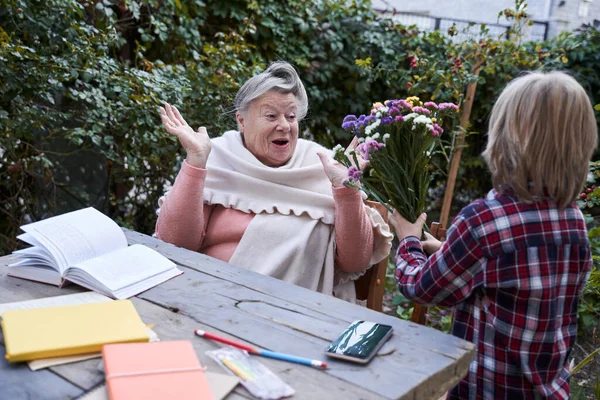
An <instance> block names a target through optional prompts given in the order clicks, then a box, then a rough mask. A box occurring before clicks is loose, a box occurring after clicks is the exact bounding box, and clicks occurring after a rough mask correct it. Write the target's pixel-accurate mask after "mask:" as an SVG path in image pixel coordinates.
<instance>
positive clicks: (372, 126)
mask: <svg viewBox="0 0 600 400" xmlns="http://www.w3.org/2000/svg"><path fill="white" fill-rule="evenodd" d="M379 124H381V120H379V119H376V120H375V122H373V123H372V124H371V125H369V126H367V127H366V128H365V135H367V136H370V135H371V131H373V129H375V128H377V127H378V126H379Z"/></svg>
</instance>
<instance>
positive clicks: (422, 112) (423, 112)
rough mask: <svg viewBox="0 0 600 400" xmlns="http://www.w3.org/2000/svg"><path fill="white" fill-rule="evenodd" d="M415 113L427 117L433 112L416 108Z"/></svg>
mask: <svg viewBox="0 0 600 400" xmlns="http://www.w3.org/2000/svg"><path fill="white" fill-rule="evenodd" d="M413 112H416V113H421V114H426V115H429V114H431V111H429V110H428V109H426V108H423V107H415V108H413Z"/></svg>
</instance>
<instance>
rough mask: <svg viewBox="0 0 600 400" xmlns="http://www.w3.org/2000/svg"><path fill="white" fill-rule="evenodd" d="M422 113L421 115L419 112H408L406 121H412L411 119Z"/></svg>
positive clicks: (405, 117)
mask: <svg viewBox="0 0 600 400" xmlns="http://www.w3.org/2000/svg"><path fill="white" fill-rule="evenodd" d="M420 115H421V114H417V113H410V114H406V115H405V116H404V120H405V121H410V120H411V119H413V118H415V117H417V116H420Z"/></svg>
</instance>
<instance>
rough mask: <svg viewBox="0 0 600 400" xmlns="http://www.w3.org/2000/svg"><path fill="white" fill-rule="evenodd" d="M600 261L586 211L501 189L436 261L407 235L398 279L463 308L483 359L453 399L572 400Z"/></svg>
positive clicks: (414, 294)
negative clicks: (581, 329) (586, 305)
mask: <svg viewBox="0 0 600 400" xmlns="http://www.w3.org/2000/svg"><path fill="white" fill-rule="evenodd" d="M591 266H592V259H591V251H590V247H589V244H588V239H587V233H586V226H585V222H584V219H583V216H582V214H581V212H580V211H579V209H578V208H577V207H576V205H575V204H571V205H570V206H569V207H567V208H566V209H564V210H558V208H557V206H556V203H555V202H553V201H550V200H540V201H537V202H535V203H530V204H526V203H523V202H520V201H519V200H518V199H517V198H516V197H514V196H512V195H510V194H502V195H501V194H498V193H497V192H496V191H495V190H492V191H491V192H490V193H489V194H488V195H487V197H486V198H485V199H481V200H477V201H474V202H473V203H471V204H470V205H468V206H467V207H465V208H464V209H463V210H462V211H461V212H460V214H459V215H458V216H457V217H456V219H455V220H454V222H453V223H452V226H451V227H450V229H449V230H448V238H447V240H446V241H445V242H444V243H443V245H442V247H441V248H440V250H438V251H437V252H436V253H434V254H432V255H431V256H430V257H429V258H427V257H426V256H425V254H424V253H423V248H422V247H421V243H420V242H419V240H417V238H416V237H414V236H412V237H407V238H405V239H404V240H402V241H401V242H400V246H399V248H398V258H397V267H396V279H397V280H398V288H399V289H400V292H402V294H403V295H404V296H406V297H407V298H408V299H410V300H413V301H415V302H417V303H424V304H430V305H433V304H438V305H443V306H454V311H453V324H452V334H453V335H454V336H457V337H459V338H462V339H465V340H468V341H470V342H472V343H475V344H476V346H477V356H476V358H475V360H474V361H473V362H472V363H471V365H470V367H469V373H468V374H467V376H466V377H465V378H464V379H463V380H462V381H461V382H460V383H459V384H458V386H456V387H455V388H454V389H453V390H451V391H450V394H449V398H450V399H480V398H484V399H534V398H535V399H539V398H549V399H566V398H568V397H569V393H570V389H569V367H568V363H567V358H568V356H569V353H570V351H571V349H572V347H573V344H574V342H575V338H576V335H577V304H578V298H579V295H580V294H581V291H582V289H583V287H584V285H585V282H586V280H587V277H588V275H589V271H590V268H591Z"/></svg>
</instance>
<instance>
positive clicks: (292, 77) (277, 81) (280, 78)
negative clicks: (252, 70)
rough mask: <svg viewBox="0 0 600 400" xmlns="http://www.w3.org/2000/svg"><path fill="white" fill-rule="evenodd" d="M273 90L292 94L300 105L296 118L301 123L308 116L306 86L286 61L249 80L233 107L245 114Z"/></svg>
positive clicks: (239, 92) (270, 66)
mask: <svg viewBox="0 0 600 400" xmlns="http://www.w3.org/2000/svg"><path fill="white" fill-rule="evenodd" d="M271 90H274V91H276V92H280V93H292V94H293V95H294V97H296V103H297V105H298V110H297V115H296V118H297V119H298V120H299V121H300V120H302V119H303V118H304V117H305V116H306V113H307V112H308V98H307V96H306V90H305V89H304V85H303V84H302V81H301V80H300V77H299V76H298V73H297V72H296V70H295V69H294V67H292V65H291V64H289V63H287V62H284V61H276V62H274V63H271V65H269V67H268V68H267V69H266V70H264V71H263V72H261V73H260V74H258V75H256V76H253V77H252V78H250V79H248V80H247V81H246V83H244V85H243V86H242V87H241V88H240V90H238V92H237V94H236V96H235V100H234V101H233V106H234V108H235V110H236V111H237V112H240V113H245V112H246V111H247V110H248V107H249V105H250V103H252V102H253V101H254V100H256V99H257V98H259V97H260V96H262V95H263V94H265V93H267V92H269V91H271Z"/></svg>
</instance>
